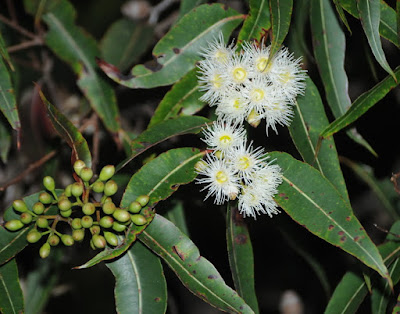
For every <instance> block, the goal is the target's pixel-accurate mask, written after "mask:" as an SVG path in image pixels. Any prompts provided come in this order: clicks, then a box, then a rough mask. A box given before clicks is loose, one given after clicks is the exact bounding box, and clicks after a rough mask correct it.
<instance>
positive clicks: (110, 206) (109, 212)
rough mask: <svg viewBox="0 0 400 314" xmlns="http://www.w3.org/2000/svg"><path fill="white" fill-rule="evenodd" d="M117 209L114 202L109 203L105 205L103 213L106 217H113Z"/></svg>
mask: <svg viewBox="0 0 400 314" xmlns="http://www.w3.org/2000/svg"><path fill="white" fill-rule="evenodd" d="M116 209H117V207H116V206H115V204H114V203H113V202H108V203H104V204H103V212H104V214H106V215H112V214H113V213H114V212H115V210H116Z"/></svg>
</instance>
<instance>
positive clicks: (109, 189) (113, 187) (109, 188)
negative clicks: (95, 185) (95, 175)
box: [104, 180, 118, 196]
mask: <svg viewBox="0 0 400 314" xmlns="http://www.w3.org/2000/svg"><path fill="white" fill-rule="evenodd" d="M117 191H118V185H117V182H115V181H114V180H109V181H107V182H106V184H105V185H104V195H107V196H112V195H114V194H115V193H117Z"/></svg>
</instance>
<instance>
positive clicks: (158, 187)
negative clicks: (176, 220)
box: [120, 147, 204, 207]
mask: <svg viewBox="0 0 400 314" xmlns="http://www.w3.org/2000/svg"><path fill="white" fill-rule="evenodd" d="M203 155H204V152H201V151H200V150H198V149H197V148H190V147H184V148H176V149H171V150H169V151H167V152H165V153H163V154H161V155H159V156H158V157H156V158H155V159H153V160H151V161H149V162H148V163H146V164H145V165H144V166H143V167H142V168H140V170H139V171H138V172H136V173H135V174H134V175H133V176H132V178H131V180H130V181H129V183H128V186H127V187H126V190H125V192H124V195H123V197H122V200H121V205H120V206H121V207H128V206H129V204H130V203H131V202H133V201H134V200H136V198H137V197H138V196H140V195H148V196H150V201H149V204H148V206H155V204H156V203H158V202H159V201H161V200H163V199H166V198H168V197H169V196H170V195H171V194H172V193H174V192H175V191H176V190H177V188H178V187H179V185H181V184H186V183H189V182H191V181H192V180H194V178H195V177H196V173H195V171H194V165H195V164H196V162H197V161H199V160H200V159H201V158H202V157H203Z"/></svg>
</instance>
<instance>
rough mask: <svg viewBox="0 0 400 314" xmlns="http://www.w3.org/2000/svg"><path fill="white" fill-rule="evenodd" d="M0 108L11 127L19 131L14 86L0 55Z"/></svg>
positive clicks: (19, 122) (19, 125) (19, 124)
mask: <svg viewBox="0 0 400 314" xmlns="http://www.w3.org/2000/svg"><path fill="white" fill-rule="evenodd" d="M0 110H1V112H3V114H4V116H5V117H6V118H7V121H8V123H10V125H11V127H12V128H13V129H14V130H16V131H19V130H20V129H21V121H20V119H19V113H18V108H17V102H16V99H15V92H14V87H13V84H12V82H11V77H10V73H9V72H8V68H7V65H6V64H5V63H4V61H3V58H1V57H0Z"/></svg>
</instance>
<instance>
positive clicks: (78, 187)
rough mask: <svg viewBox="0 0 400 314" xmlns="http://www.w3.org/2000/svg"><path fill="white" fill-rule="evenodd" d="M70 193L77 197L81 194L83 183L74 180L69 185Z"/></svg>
mask: <svg viewBox="0 0 400 314" xmlns="http://www.w3.org/2000/svg"><path fill="white" fill-rule="evenodd" d="M71 194H72V195H73V196H75V197H79V196H81V195H82V194H83V185H82V184H80V183H79V182H75V183H73V184H72V187H71Z"/></svg>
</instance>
